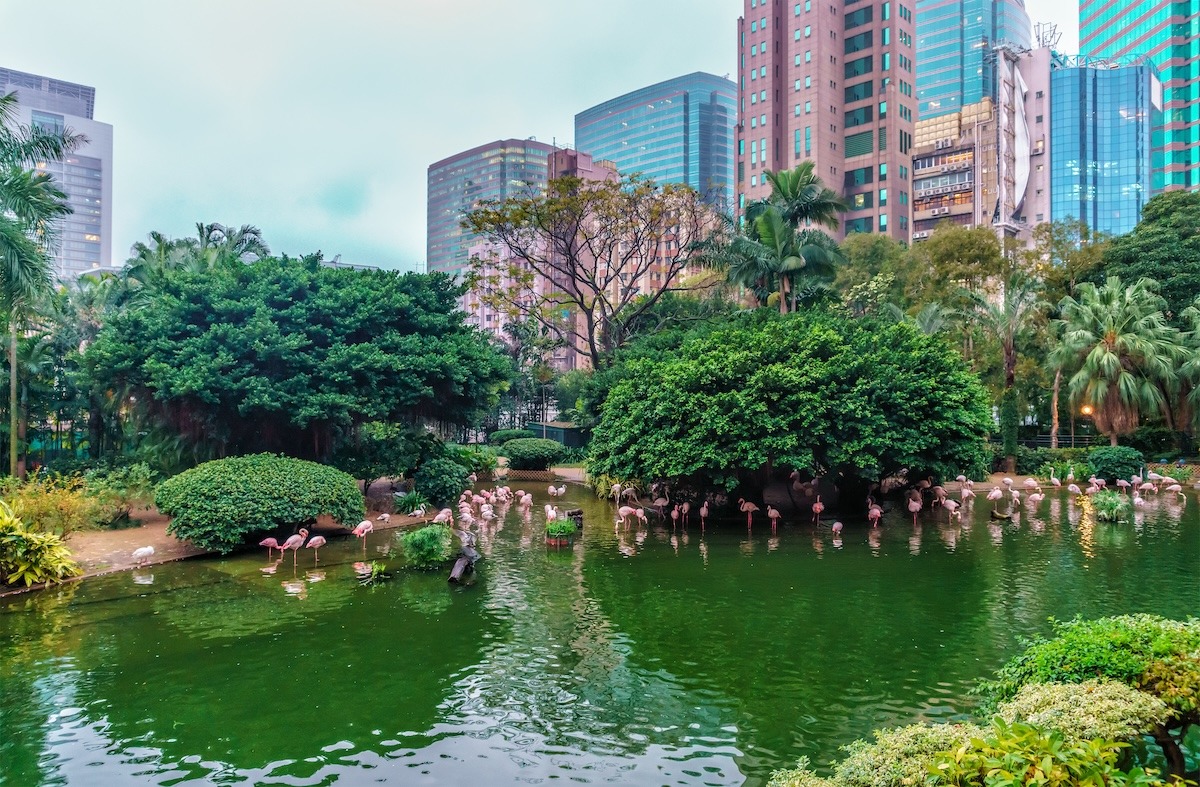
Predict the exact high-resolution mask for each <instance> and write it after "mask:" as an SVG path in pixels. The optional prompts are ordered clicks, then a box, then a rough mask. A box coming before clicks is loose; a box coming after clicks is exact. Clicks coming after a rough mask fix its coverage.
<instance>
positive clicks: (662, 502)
mask: <svg viewBox="0 0 1200 787" xmlns="http://www.w3.org/2000/svg"><path fill="white" fill-rule="evenodd" d="M670 502H671V501H670V500H668V499H667V498H665V497H656V498H654V501H653V502H652V503H651V505H653V506H654V507H655V508H657V509H658V515H659V516H665V514H663V508H664V507H665V506H666V505H667V504H668V503H670Z"/></svg>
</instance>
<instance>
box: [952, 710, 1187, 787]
mask: <svg viewBox="0 0 1200 787" xmlns="http://www.w3.org/2000/svg"><path fill="white" fill-rule="evenodd" d="M1125 745H1126V744H1122V743H1113V742H1111V741H1102V740H1092V741H1072V740H1068V739H1067V738H1065V737H1064V736H1063V734H1062V733H1061V732H1058V731H1057V730H1043V729H1040V728H1038V727H1033V726H1030V725H1027V724H1020V723H1013V724H1008V723H1006V722H1004V721H1003V720H1001V719H997V720H995V721H994V722H993V727H992V729H991V730H990V731H988V732H987V733H986V734H985V735H983V736H980V737H977V738H973V739H972V740H971V742H970V743H969V744H968V745H965V746H962V747H959V748H957V749H956V750H954V751H950V752H946V753H945V754H943V755H942V756H939V757H938V758H937V759H936V762H935V764H934V765H933V766H932V767H931V768H930V773H931V774H932V775H933V778H932V779H931V782H932V783H933V784H947V785H970V786H971V787H1020V786H1021V785H1039V786H1041V787H1076V785H1081V784H1092V785H1108V786H1109V787H1123V786H1125V785H1129V786H1130V787H1132V786H1133V785H1139V787H1151V786H1155V787H1157V786H1158V785H1162V784H1164V782H1163V781H1161V780H1160V779H1157V778H1155V777H1154V775H1153V773H1147V772H1146V771H1143V770H1141V769H1140V768H1135V769H1133V770H1131V771H1129V772H1125V771H1122V770H1120V768H1119V767H1118V761H1119V759H1120V755H1121V751H1122V749H1123V748H1124V747H1125Z"/></svg>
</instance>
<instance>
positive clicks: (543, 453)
mask: <svg viewBox="0 0 1200 787" xmlns="http://www.w3.org/2000/svg"><path fill="white" fill-rule="evenodd" d="M563 450H564V449H563V445H562V443H559V442H557V441H555V440H543V439H542V438H539V437H531V438H521V439H517V440H509V441H508V442H507V443H505V444H504V453H505V454H506V455H507V456H508V466H509V467H510V468H512V469H513V470H549V469H550V466H551V465H553V464H555V463H556V462H559V461H560V460H561V459H562V455H563Z"/></svg>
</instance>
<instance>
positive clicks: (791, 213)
mask: <svg viewBox="0 0 1200 787" xmlns="http://www.w3.org/2000/svg"><path fill="white" fill-rule="evenodd" d="M763 178H765V179H766V181H767V182H768V183H770V184H771V196H770V197H768V198H767V200H766V201H767V203H768V204H769V205H773V206H774V207H776V208H777V209H778V210H779V212H780V214H782V216H783V220H784V221H785V222H787V223H788V224H789V225H791V227H792V229H794V230H798V229H799V228H800V226H801V225H809V224H817V225H821V226H825V227H829V228H830V229H837V226H838V214H839V213H844V212H845V211H846V209H847V207H848V206H847V205H846V201H845V200H844V199H842V197H841V195H839V194H838V193H837V192H836V191H834V190H833V189H831V188H828V187H826V185H825V183H824V182H823V181H822V180H821V179H820V178H819V177H817V175H816V164H815V163H814V162H813V161H812V160H811V159H808V160H805V161H801V162H800V163H799V164H798V165H797V166H796V168H795V169H790V170H781V171H779V172H769V171H768V172H764V173H763Z"/></svg>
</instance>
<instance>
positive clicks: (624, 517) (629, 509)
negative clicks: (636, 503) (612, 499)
mask: <svg viewBox="0 0 1200 787" xmlns="http://www.w3.org/2000/svg"><path fill="white" fill-rule="evenodd" d="M617 513H618V514H620V516H621V524H622V525H625V527H629V517H631V516H633V515H635V514H636V513H637V509H636V508H634V507H633V506H621V507H620V508H618V509H617Z"/></svg>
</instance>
